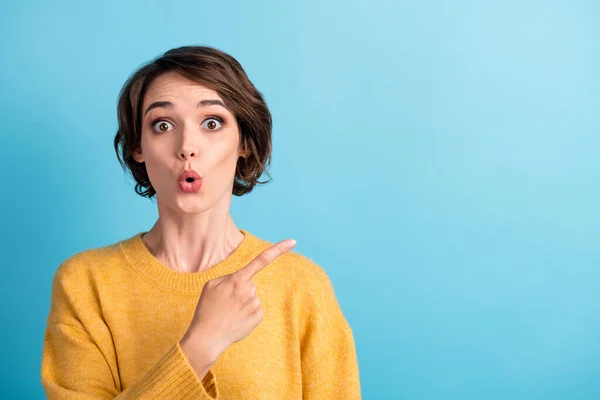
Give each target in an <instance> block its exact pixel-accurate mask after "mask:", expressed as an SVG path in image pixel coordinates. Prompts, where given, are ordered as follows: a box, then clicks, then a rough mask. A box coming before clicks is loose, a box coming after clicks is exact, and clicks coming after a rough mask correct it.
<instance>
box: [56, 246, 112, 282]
mask: <svg viewBox="0 0 600 400" xmlns="http://www.w3.org/2000/svg"><path fill="white" fill-rule="evenodd" d="M120 243H121V241H117V242H114V243H110V244H107V245H105V246H101V247H93V248H88V249H85V250H81V251H78V252H76V253H74V254H72V255H70V256H68V257H66V258H65V259H64V260H63V261H62V262H61V263H60V264H59V265H58V267H57V269H56V271H55V273H54V277H53V286H55V287H56V286H61V287H63V288H65V287H67V288H68V287H71V286H74V287H82V286H85V285H86V283H91V281H92V280H93V278H94V277H97V276H99V275H102V273H103V271H106V272H109V273H110V271H107V270H110V269H111V268H115V267H116V266H117V265H119V263H120V260H121V259H122V258H123V257H122V252H121V250H120ZM106 272H105V273H106Z"/></svg>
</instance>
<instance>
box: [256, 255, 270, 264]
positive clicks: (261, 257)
mask: <svg viewBox="0 0 600 400" xmlns="http://www.w3.org/2000/svg"><path fill="white" fill-rule="evenodd" d="M258 261H260V262H261V264H263V265H266V264H268V263H269V256H268V255H267V254H265V253H260V254H259V256H258Z"/></svg>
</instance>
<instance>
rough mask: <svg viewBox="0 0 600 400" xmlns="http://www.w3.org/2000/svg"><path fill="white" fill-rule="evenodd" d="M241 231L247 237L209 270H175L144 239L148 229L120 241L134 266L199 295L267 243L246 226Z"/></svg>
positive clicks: (163, 284) (158, 281) (170, 287)
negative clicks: (203, 289)
mask: <svg viewBox="0 0 600 400" xmlns="http://www.w3.org/2000/svg"><path fill="white" fill-rule="evenodd" d="M240 232H242V233H243V234H244V239H242V241H241V243H240V244H239V245H238V247H236V248H235V250H234V251H233V252H232V253H231V254H230V255H229V257H227V258H226V259H224V260H222V261H221V262H219V263H217V264H215V265H214V266H212V267H211V268H209V269H207V270H205V271H200V272H193V273H189V272H180V271H175V270H173V269H171V268H169V267H167V266H166V265H164V264H162V263H161V262H160V261H159V260H158V259H157V258H155V257H154V255H153V254H152V253H150V250H148V248H147V247H146V245H145V244H144V242H143V240H142V235H143V234H145V233H146V232H138V233H137V234H135V235H133V236H131V237H130V238H129V239H125V240H123V241H121V242H119V245H120V247H121V250H122V251H123V253H124V254H125V258H126V259H127V261H128V262H129V264H130V265H131V267H133V269H135V270H136V271H137V272H138V273H139V274H140V275H142V276H143V277H144V278H146V279H148V280H150V281H151V282H152V283H154V284H155V285H156V286H159V287H160V288H162V289H164V290H167V291H170V292H173V293H178V294H189V295H198V294H199V293H200V292H201V290H202V287H203V286H204V284H205V283H206V282H208V281H209V280H211V279H215V278H218V277H220V276H223V275H227V274H230V273H233V272H235V271H237V270H238V269H240V268H241V267H243V266H245V265H246V264H248V263H249V262H250V261H252V260H253V259H254V258H255V257H256V256H257V255H258V254H259V253H260V252H261V251H262V249H263V248H264V246H262V241H261V240H260V239H259V238H258V237H256V236H254V235H252V234H251V233H250V232H248V231H246V230H244V229H240Z"/></svg>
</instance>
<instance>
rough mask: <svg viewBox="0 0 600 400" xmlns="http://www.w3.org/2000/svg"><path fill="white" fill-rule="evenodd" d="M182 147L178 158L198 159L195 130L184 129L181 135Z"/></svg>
mask: <svg viewBox="0 0 600 400" xmlns="http://www.w3.org/2000/svg"><path fill="white" fill-rule="evenodd" d="M181 136H182V137H181V147H180V148H179V151H178V155H177V156H178V157H179V158H180V159H182V160H188V159H190V158H194V157H198V145H197V143H196V141H195V139H194V138H195V137H197V136H198V135H197V133H196V132H194V131H193V129H189V128H187V129H184V130H183V133H182V135H181Z"/></svg>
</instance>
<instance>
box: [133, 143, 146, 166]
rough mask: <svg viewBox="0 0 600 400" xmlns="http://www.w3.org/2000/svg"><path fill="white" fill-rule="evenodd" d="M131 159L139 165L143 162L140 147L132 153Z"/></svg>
mask: <svg viewBox="0 0 600 400" xmlns="http://www.w3.org/2000/svg"><path fill="white" fill-rule="evenodd" d="M133 159H134V160H135V161H137V162H139V163H140V164H141V163H143V162H144V155H143V154H142V149H141V147H137V148H136V149H135V150H134V151H133Z"/></svg>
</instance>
